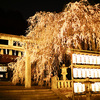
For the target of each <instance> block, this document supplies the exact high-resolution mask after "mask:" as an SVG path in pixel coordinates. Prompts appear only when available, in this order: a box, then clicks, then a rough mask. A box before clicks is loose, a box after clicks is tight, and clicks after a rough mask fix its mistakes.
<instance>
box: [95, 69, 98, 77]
mask: <svg viewBox="0 0 100 100" xmlns="http://www.w3.org/2000/svg"><path fill="white" fill-rule="evenodd" d="M94 72H95V78H97V77H98V76H97V69H94Z"/></svg>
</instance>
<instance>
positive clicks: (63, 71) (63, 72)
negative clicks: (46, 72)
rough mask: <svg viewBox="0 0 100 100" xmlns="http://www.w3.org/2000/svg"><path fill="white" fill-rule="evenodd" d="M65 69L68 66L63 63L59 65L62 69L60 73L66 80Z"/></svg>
mask: <svg viewBox="0 0 100 100" xmlns="http://www.w3.org/2000/svg"><path fill="white" fill-rule="evenodd" d="M67 69H68V67H66V66H65V64H63V65H62V67H61V70H62V73H61V74H62V76H63V80H66V75H67V74H68V73H67Z"/></svg>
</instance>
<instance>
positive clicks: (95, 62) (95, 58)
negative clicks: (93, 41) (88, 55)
mask: <svg viewBox="0 0 100 100" xmlns="http://www.w3.org/2000/svg"><path fill="white" fill-rule="evenodd" d="M93 58H94V64H95V65H96V64H97V61H96V60H97V56H93Z"/></svg>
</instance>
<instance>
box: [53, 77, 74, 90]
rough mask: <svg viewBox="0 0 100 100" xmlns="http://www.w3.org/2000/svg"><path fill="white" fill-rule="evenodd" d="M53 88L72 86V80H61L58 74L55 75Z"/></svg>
mask: <svg viewBox="0 0 100 100" xmlns="http://www.w3.org/2000/svg"><path fill="white" fill-rule="evenodd" d="M51 88H52V89H59V88H72V80H59V77H58V76H54V77H52V78H51Z"/></svg>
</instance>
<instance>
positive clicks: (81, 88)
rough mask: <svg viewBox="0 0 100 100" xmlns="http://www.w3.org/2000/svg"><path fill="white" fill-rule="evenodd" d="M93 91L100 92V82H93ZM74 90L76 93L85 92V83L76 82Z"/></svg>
mask: <svg viewBox="0 0 100 100" xmlns="http://www.w3.org/2000/svg"><path fill="white" fill-rule="evenodd" d="M90 87H91V91H93V92H98V91H100V82H95V83H93V84H91V86H90ZM74 92H75V93H82V92H85V84H82V83H74Z"/></svg>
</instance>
